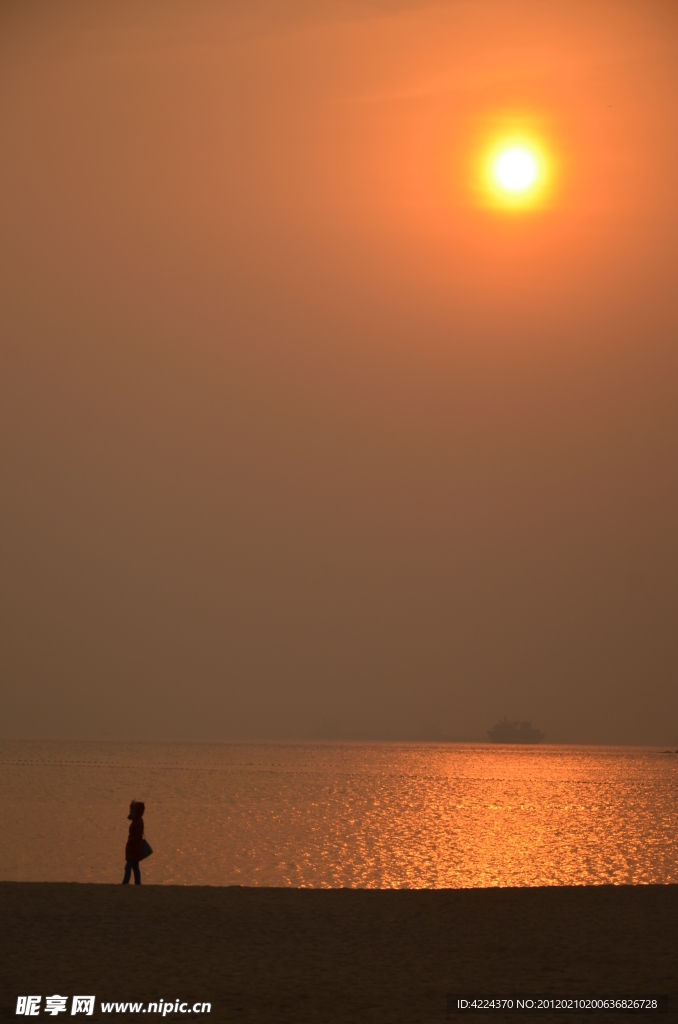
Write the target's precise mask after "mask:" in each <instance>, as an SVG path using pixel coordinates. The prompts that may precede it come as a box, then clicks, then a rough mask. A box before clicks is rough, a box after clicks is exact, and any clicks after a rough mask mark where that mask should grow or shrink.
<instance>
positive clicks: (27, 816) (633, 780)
mask: <svg viewBox="0 0 678 1024" xmlns="http://www.w3.org/2000/svg"><path fill="white" fill-rule="evenodd" d="M0 764H1V765H2V771H1V772H0V777H1V778H2V779H3V783H2V788H1V789H0V812H1V813H2V817H3V820H4V821H5V822H6V823H7V824H8V827H7V828H5V829H4V830H3V834H2V839H0V877H2V878H5V879H24V878H25V879H42V880H51V879H62V880H71V879H76V878H77V879H80V880H83V881H109V880H111V879H113V880H115V879H116V878H117V875H118V874H119V873H120V865H121V858H122V851H123V850H124V840H125V835H126V827H125V813H126V812H125V813H123V811H124V808H125V804H126V802H127V803H129V800H130V798H131V796H135V797H137V798H139V799H145V801H146V805H147V813H146V816H145V820H146V830H147V834H148V837H149V838H150V839H151V843H152V845H153V848H154V850H155V853H154V856H153V858H151V859H150V860H149V861H148V862H147V865H146V868H145V869H146V878H147V881H149V882H168V883H169V882H173V883H179V884H212V885H227V884H234V883H235V884H243V885H292V886H318V887H320V886H366V887H412V888H420V887H431V888H448V887H451V888H458V887H471V886H495V885H521V886H526V885H530V886H535V885H565V884H567V885H572V884H577V885H579V884H601V883H633V884H638V883H647V882H674V883H675V882H678V787H677V786H676V782H677V781H678V756H676V755H662V754H660V753H659V752H657V751H653V750H648V749H629V748H591V747H580V748H576V747H543V746H542V747H532V748H520V747H516V748H509V747H491V746H485V745H478V746H472V745H456V746H444V745H441V746H434V745H412V744H400V745H399V744H352V745H351V744H259V745H247V744H118V743H107V744H19V743H14V744H12V743H10V742H3V743H2V744H0ZM73 806H77V807H78V808H79V811H78V814H79V817H80V818H82V820H83V821H87V823H88V835H89V837H90V838H89V840H88V843H87V844H86V846H85V848H84V849H83V850H80V851H77V852H76V854H75V856H74V851H73V847H72V843H71V842H70V835H71V831H70V830H71V827H72V808H73ZM121 815H122V817H121Z"/></svg>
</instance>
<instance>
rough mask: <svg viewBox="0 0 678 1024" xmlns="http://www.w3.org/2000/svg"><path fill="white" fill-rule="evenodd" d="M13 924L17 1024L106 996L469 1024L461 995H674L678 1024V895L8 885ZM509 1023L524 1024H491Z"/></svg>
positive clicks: (11, 996)
mask: <svg viewBox="0 0 678 1024" xmlns="http://www.w3.org/2000/svg"><path fill="white" fill-rule="evenodd" d="M0 919H1V920H2V921H3V928H2V930H1V935H2V937H1V938H0V992H1V993H2V997H1V1000H0V1014H1V1016H2V1018H3V1019H9V1017H10V1016H11V1017H12V1018H13V1019H17V1018H16V997H17V996H19V995H23V994H28V993H40V994H42V996H43V997H44V996H46V995H52V994H53V993H60V994H62V995H72V994H76V993H91V994H94V995H96V996H97V1008H96V1010H95V1013H94V1015H93V1019H100V1017H101V1019H110V1020H116V1019H118V1020H127V1021H132V1020H135V1019H139V1020H144V1019H145V1020H149V1017H148V1016H146V1017H144V1016H143V1015H140V1014H137V1015H136V1016H135V1015H133V1014H130V1013H126V1014H124V1015H116V1014H110V1013H109V1014H107V1015H103V1016H101V1014H100V1008H99V1001H100V1000H112V1001H113V1000H114V1001H136V1000H139V1001H146V1002H149V1001H151V1000H158V999H160V998H162V999H163V1000H165V1001H167V1000H170V999H172V1000H173V999H179V998H181V999H186V1000H189V1002H190V1001H192V1000H193V999H195V1000H206V1001H209V1002H210V1004H211V1014H210V1017H209V1020H210V1021H212V1022H216V1021H248V1022H253V1021H262V1022H263V1021H267V1022H269V1021H281V1022H282V1021H290V1022H291V1021H314V1022H315V1021H327V1022H336V1024H341V1022H343V1021H346V1022H348V1021H358V1022H361V1024H362V1022H363V1021H365V1022H371V1021H374V1022H381V1021H383V1022H386V1021H388V1022H398V1021H402V1022H408V1024H409V1022H413V1021H422V1022H423V1021H426V1022H429V1021H440V1022H443V1021H445V1020H454V1019H456V1015H452V1016H448V1015H447V996H448V994H451V993H455V994H464V993H475V994H476V995H488V996H491V995H499V996H502V995H506V994H508V993H512V994H516V993H522V994H528V993H536V994H538V995H541V996H545V995H556V996H558V995H560V996H571V997H577V998H581V997H591V996H596V997H598V996H605V997H646V996H649V995H668V996H669V1016H668V1017H667V1016H666V1015H662V1016H661V1018H660V1019H662V1020H669V1019H674V1020H675V1019H677V1018H678V1012H677V1011H678V928H677V927H676V925H677V923H678V885H649V886H619V887H617V886H607V885H606V886H590V887H589V886H576V887H553V888H520V889H499V888H492V889H439V890H431V889H389V890H383V889H382V890H376V889H286V888H281V889H267V888H246V887H240V886H229V887H216V886H214V887H213V886H165V885H161V886H152V885H141V886H139V887H135V886H133V885H131V886H129V887H124V886H122V885H117V884H116V885H113V884H111V885H107V884H97V883H79V882H0ZM40 1016H42V1017H44V1016H45V1014H44V1011H43V1013H41V1015H40ZM509 1016H510V1019H519V1018H518V1016H516V1015H515V1014H514V1015H508V1014H504V1013H503V1012H502V1013H501V1014H497V1013H496V1012H495V1013H493V1014H492V1017H493V1018H494V1019H509ZM521 1016H522V1019H527V1018H526V1017H525V1015H521ZM529 1016H530V1017H531V1019H551V1018H553V1019H556V1017H557V1016H560V1017H561V1018H562V1016H563V1015H562V1014H560V1015H554V1014H538V1015H537V1014H532V1015H529ZM578 1016H579V1015H577V1014H575V1015H574V1017H573V1015H572V1014H567V1019H574V1018H578ZM645 1016H646V1015H645V1014H642V1015H639V1014H637V1013H636V1014H634V1018H636V1019H644V1018H645ZM651 1016H652V1019H655V1017H656V1015H654V1014H653V1015H651ZM586 1018H587V1019H590V1020H596V1019H601V1020H602V1019H605V1020H608V1021H610V1020H613V1019H619V1018H618V1016H617V1015H616V1014H612V1015H610V1014H604V1015H603V1014H596V1013H587V1014H586ZM151 1019H157V1018H153V1017H152V1018H151ZM163 1019H164V1018H163ZM168 1019H172V1020H176V1019H181V1015H180V1014H176V1015H172V1014H170V1015H169V1016H168ZM483 1019H487V1018H486V1017H483ZM648 1019H649V1017H648Z"/></svg>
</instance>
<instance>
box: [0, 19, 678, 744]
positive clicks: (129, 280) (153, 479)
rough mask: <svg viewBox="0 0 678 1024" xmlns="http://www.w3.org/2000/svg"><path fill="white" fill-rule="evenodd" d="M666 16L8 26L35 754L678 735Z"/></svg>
mask: <svg viewBox="0 0 678 1024" xmlns="http://www.w3.org/2000/svg"><path fill="white" fill-rule="evenodd" d="M677 30H678V13H677V9H676V7H675V4H674V3H672V2H668V0H667V2H662V3H659V2H652V0H643V2H627V3H619V2H615V3H604V2H601V3H596V4H591V3H584V2H582V3H577V2H559V3H553V4H542V3H538V2H536V0H532V2H519V0H518V2H516V0H511V2H509V0H488V2H485V3H482V4H479V3H475V2H471V0H468V2H463V0H458V2H453V3H444V4H430V5H427V4H418V3H411V4H408V3H406V2H403V3H399V2H392V3H389V2H386V0H384V2H381V0H380V2H374V3H367V2H365V3H337V4H330V3H327V4H322V5H319V4H311V3H304V2H299V3H284V4H280V3H265V2H260V0H255V2H254V3H247V4H245V3H234V4H229V5H224V4H221V3H204V4H201V5H199V6H197V5H193V4H189V3H188V2H166V0H163V2H162V3H161V2H150V0H144V2H142V3H137V2H135V3H127V4H125V3H116V4H115V5H113V6H106V5H103V4H91V3H89V2H88V3H84V2H83V3H80V2H77V3H76V2H73V3H70V2H62V0H55V2H54V3H51V4H49V5H44V6H30V7H27V6H26V5H25V4H23V3H19V2H9V3H6V4H4V5H3V7H2V10H1V11H0V182H1V184H2V188H1V190H0V232H1V238H2V244H1V246H0V310H1V311H2V312H1V314H0V315H1V316H2V326H3V329H2V338H3V341H2V350H1V355H0V358H1V363H0V387H1V388H2V394H0V402H1V405H2V409H1V411H0V424H1V426H2V435H1V441H0V444H1V448H0V458H1V460H2V462H1V468H2V473H3V480H4V481H5V486H4V488H3V490H4V498H3V500H2V505H1V509H0V511H1V515H2V526H3V528H2V538H3V541H2V544H3V549H2V559H3V571H2V583H0V588H2V589H1V591H0V598H1V599H2V602H3V609H4V612H3V623H4V624H3V626H2V629H3V630H4V635H3V637H2V650H3V651H4V652H5V654H4V655H3V658H4V665H3V667H2V671H3V678H5V679H6V680H7V687H6V689H4V690H3V696H2V697H0V717H1V718H2V721H3V722H5V723H6V726H5V728H6V729H7V730H8V732H9V733H21V734H26V735H28V734H32V733H35V734H44V733H45V732H49V731H50V730H52V731H56V732H57V733H61V734H81V735H100V734H104V733H110V734H112V735H195V736H202V735H219V736H221V735H223V736H240V735H242V736H245V735H247V736H256V735H298V736H303V735H310V734H312V733H314V732H318V731H319V730H320V731H322V729H323V728H324V726H323V723H326V724H327V728H328V729H329V730H330V731H331V730H332V729H334V730H336V731H338V732H345V733H347V734H348V733H351V734H356V735H405V734H407V735H409V734H411V733H416V732H417V731H418V730H419V731H420V730H421V729H423V728H425V727H426V725H427V724H430V723H434V722H435V723H439V727H440V728H441V730H442V731H444V732H445V733H448V734H450V735H455V736H477V735H482V734H483V733H484V730H485V729H486V728H488V727H489V726H490V725H491V724H492V723H493V722H494V720H495V719H496V718H497V717H499V716H501V715H503V714H505V713H506V714H508V715H509V716H517V715H521V716H525V717H531V718H533V719H535V720H536V721H538V722H539V724H541V726H542V728H544V729H545V731H546V732H547V736H548V737H549V738H552V739H554V740H555V739H562V740H579V739H582V740H601V741H603V740H604V741H613V740H623V741H631V740H637V741H656V742H670V741H671V742H672V741H673V739H676V740H678V734H676V732H675V730H676V725H675V722H676V711H678V706H677V704H676V701H677V698H676V696H675V690H676V687H675V677H676V669H678V652H677V651H676V648H675V640H674V620H675V609H676V598H677V597H678V594H677V592H676V582H675V580H676V578H677V577H676V569H677V568H678V564H677V556H678V549H677V547H676V542H675V538H674V532H675V522H676V513H677V512H678V508H677V507H676V501H677V499H678V493H677V490H676V482H677V481H676V469H675V464H676V460H675V451H676V447H675V445H676V441H678V412H677V411H676V410H677V409H678V404H677V403H676V398H678V394H677V391H678V385H677V384H676V368H677V367H676V348H675V338H676V326H677V321H678V317H677V305H676V298H675V284H674V281H675V277H676V256H675V238H676V230H677V228H678V204H677V200H676V189H675V181H676V178H677V174H678V142H677V141H676V139H677V136H676V132H675V130H674V126H675V124H676V123H678V116H677V115H678V109H677V108H678V80H677V79H678V31H677ZM518 130H519V131H520V132H521V133H525V134H526V135H527V136H529V137H530V138H534V139H535V141H536V142H537V143H538V144H539V145H540V146H541V147H543V150H544V152H545V153H546V154H547V156H548V160H549V167H550V169H551V172H552V173H551V178H550V183H549V190H548V195H547V199H548V201H547V202H544V203H543V204H541V203H540V204H538V205H537V207H535V208H534V209H529V210H528V209H526V210H525V211H520V212H518V211H511V212H506V211H503V210H498V209H496V208H492V207H489V206H488V205H487V204H486V203H484V202H483V201H482V195H480V194H479V191H478V187H479V176H480V170H479V168H480V164H481V160H482V156H483V154H484V153H485V152H486V151H487V149H488V147H490V146H492V145H493V144H494V142H495V141H496V140H497V139H499V138H501V137H503V136H504V135H505V134H507V133H508V134H511V133H513V132H515V131H518ZM132 705H134V707H132ZM134 708H136V709H137V712H135V711H134ZM669 723H673V724H672V725H670V724H669ZM671 730H673V731H671ZM669 733H670V734H671V735H669Z"/></svg>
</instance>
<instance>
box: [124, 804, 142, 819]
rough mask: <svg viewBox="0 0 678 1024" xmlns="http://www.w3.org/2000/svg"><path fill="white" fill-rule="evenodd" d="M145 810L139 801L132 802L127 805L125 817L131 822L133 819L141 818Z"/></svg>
mask: <svg viewBox="0 0 678 1024" xmlns="http://www.w3.org/2000/svg"><path fill="white" fill-rule="evenodd" d="M144 810H145V806H144V804H143V803H142V802H141V801H140V800H132V802H131V804H130V805H129V814H128V815H127V817H128V818H129V819H130V821H131V820H133V819H134V818H141V817H142V816H143V813H144Z"/></svg>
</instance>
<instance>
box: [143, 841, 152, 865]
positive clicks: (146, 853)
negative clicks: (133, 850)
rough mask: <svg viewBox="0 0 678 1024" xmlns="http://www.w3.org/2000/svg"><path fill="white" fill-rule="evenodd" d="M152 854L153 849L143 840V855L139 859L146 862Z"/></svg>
mask: <svg viewBox="0 0 678 1024" xmlns="http://www.w3.org/2000/svg"><path fill="white" fill-rule="evenodd" d="M152 853H153V848H152V846H151V844H150V843H149V841H148V840H147V839H144V854H143V857H142V858H141V859H142V860H146V858H147V857H150V856H151V854H152Z"/></svg>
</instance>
